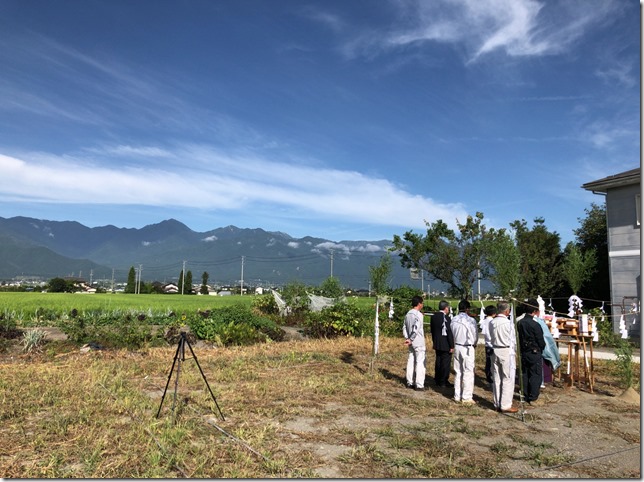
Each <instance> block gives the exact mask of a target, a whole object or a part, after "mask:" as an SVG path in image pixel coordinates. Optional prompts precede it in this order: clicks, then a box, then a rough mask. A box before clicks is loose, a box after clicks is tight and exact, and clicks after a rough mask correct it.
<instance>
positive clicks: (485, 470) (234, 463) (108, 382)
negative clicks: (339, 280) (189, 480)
mask: <svg viewBox="0 0 644 482" xmlns="http://www.w3.org/2000/svg"><path fill="white" fill-rule="evenodd" d="M57 343H58V342H57ZM193 348H194V349H195V353H196V355H197V357H198V361H199V365H200V366H201V368H202V369H203V370H204V372H205V375H206V378H207V380H208V383H209V384H210V387H211V388H212V390H213V392H214V394H215V397H216V399H217V402H218V404H219V407H221V410H222V412H223V414H224V417H225V421H222V420H221V418H220V416H219V411H218V410H217V407H216V405H215V404H214V403H213V400H212V398H211V396H210V394H209V392H208V390H207V388H206V385H205V382H204V380H203V378H202V376H201V374H200V372H199V370H198V367H197V364H196V363H195V361H194V360H192V359H190V358H187V359H186V360H185V361H183V362H182V363H181V373H180V377H179V382H178V387H177V390H176V392H175V386H174V381H175V378H174V377H173V378H172V380H171V383H170V386H169V387H168V390H167V393H166V397H165V400H164V402H163V405H162V406H161V408H162V410H161V415H160V417H159V418H158V419H157V418H156V414H157V410H158V409H159V406H160V402H161V395H162V394H163V392H164V387H165V385H166V382H167V379H168V373H169V370H170V367H171V366H172V362H173V358H174V355H175V350H176V347H168V348H154V349H145V350H139V351H137V352H126V351H118V352H108V351H94V352H89V353H85V354H81V353H79V352H78V349H77V348H75V347H72V346H71V345H67V344H65V343H64V342H60V343H58V344H56V345H55V344H53V343H52V344H50V346H49V347H45V349H44V350H41V353H37V354H22V355H17V356H13V357H12V358H11V357H9V356H5V357H4V358H2V359H1V360H0V363H2V365H1V367H2V375H1V377H0V407H1V408H0V410H1V412H0V421H1V424H0V427H1V428H0V475H1V476H2V477H6V478H67V477H73V478H97V477H100V478H152V477H162V478H171V477H195V478H220V477H224V478H269V477H280V478H282V477H306V478H308V477H334V478H335V477H354V478H394V477H395V478H404V477H411V478H417V477H439V478H490V477H515V476H522V477H523V476H536V477H542V476H544V475H543V474H544V472H539V471H542V470H543V469H544V468H545V469H548V468H549V467H555V466H557V467H558V466H563V468H562V467H559V468H557V469H552V471H551V472H552V473H553V474H554V475H555V476H564V477H565V476H573V477H595V476H597V477H635V476H637V477H639V469H638V468H637V467H636V468H631V467H630V466H626V467H624V466H623V464H621V463H620V461H619V460H618V459H620V458H621V457H622V456H623V453H624V452H623V453H622V455H619V454H618V455H617V456H615V457H613V458H608V459H607V458H605V457H604V458H602V459H601V460H599V459H598V460H599V461H598V462H594V463H588V462H585V463H583V464H575V462H578V461H582V460H584V459H585V458H587V457H589V456H593V454H596V455H601V454H603V455H605V454H607V453H609V452H610V449H609V447H612V450H613V451H614V452H618V451H620V450H624V451H628V450H630V449H632V448H636V449H637V448H638V447H639V406H638V407H632V408H631V407H630V406H624V405H622V404H621V403H620V402H619V401H618V400H616V399H615V395H616V394H618V393H619V392H620V389H619V388H618V387H617V385H616V383H617V381H616V379H615V378H613V377H612V376H611V374H610V369H609V367H608V365H607V364H605V363H601V362H597V363H596V367H597V371H596V379H597V386H596V393H595V394H589V393H586V392H584V391H582V390H577V389H575V388H573V389H569V390H566V389H565V388H563V387H560V388H553V387H549V388H548V389H547V390H546V391H545V392H544V397H545V396H548V397H549V400H550V408H547V407H548V405H546V407H544V409H540V410H539V409H538V411H535V412H534V413H530V412H529V413H528V414H526V416H525V422H522V421H521V419H520V418H519V417H510V416H504V415H500V414H497V413H495V412H493V411H492V410H491V392H489V391H487V390H486V389H484V388H483V386H482V385H477V387H476V388H475V399H476V400H477V401H478V402H479V404H478V406H475V407H465V406H461V405H457V404H455V403H454V402H453V401H452V400H451V393H448V392H438V391H435V390H434V389H432V388H430V389H429V390H428V391H427V392H414V391H411V390H408V389H406V388H405V387H404V378H403V377H404V371H403V370H404V366H405V360H406V351H405V350H404V347H402V344H401V343H400V340H398V339H393V340H392V339H383V340H381V348H380V349H381V353H380V355H379V356H378V359H377V361H376V363H375V369H374V370H373V371H370V370H369V362H370V358H371V356H370V355H371V341H370V340H369V339H354V338H343V339H338V340H329V341H324V340H317V341H298V342H285V343H274V344H267V345H255V346H251V347H243V348H226V349H216V348H210V347H205V346H198V347H193ZM481 351H482V350H481ZM188 354H189V353H187V355H188ZM482 363H484V361H483V360H482V358H480V359H479V363H478V366H477V375H478V376H480V375H482ZM427 365H428V374H430V375H431V373H432V371H433V370H432V367H433V353H432V352H431V351H429V352H428V362H427ZM637 368H639V367H637ZM175 393H176V395H177V398H176V404H175V405H174V411H173V410H172V406H173V404H174V395H175ZM580 407H587V410H586V409H584V410H580ZM551 409H552V410H551ZM575 410H576V411H575ZM558 411H563V412H566V411H570V413H569V414H568V415H569V416H565V417H563V418H561V417H559V418H556V417H554V415H552V414H551V412H558ZM624 417H627V422H628V423H624V424H620V423H619V422H620V421H621V420H623V419H624ZM635 424H636V425H635ZM567 425H570V426H567ZM593 431H595V432H596V433H597V437H596V440H595V442H596V447H593V448H592V450H588V449H587V448H584V450H581V449H580V448H579V447H578V446H577V445H576V443H575V441H578V440H579V437H581V438H582V440H583V439H584V438H587V437H589V435H588V434H590V433H593ZM638 457H639V456H638ZM635 472H637V473H635ZM548 473H550V472H548Z"/></svg>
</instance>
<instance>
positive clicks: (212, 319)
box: [185, 305, 283, 346]
mask: <svg viewBox="0 0 644 482" xmlns="http://www.w3.org/2000/svg"><path fill="white" fill-rule="evenodd" d="M185 323H186V324H187V325H188V326H189V327H190V329H191V331H192V332H193V333H194V334H195V335H196V336H197V338H200V339H202V340H208V341H212V342H215V343H217V344H219V345H222V346H229V345H250V344H253V343H257V342H265V341H269V340H273V341H279V340H281V339H282V338H283V332H282V330H281V329H280V327H279V326H278V325H277V324H276V323H275V322H274V321H272V320H270V319H269V318H267V317H263V316H260V315H257V314H256V313H254V312H253V310H252V309H251V308H250V307H248V306H246V305H231V306H226V307H223V308H219V309H215V310H211V311H200V312H197V313H196V314H193V315H190V316H188V317H186V320H185Z"/></svg>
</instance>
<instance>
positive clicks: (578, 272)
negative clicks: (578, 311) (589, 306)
mask: <svg viewBox="0 0 644 482" xmlns="http://www.w3.org/2000/svg"><path fill="white" fill-rule="evenodd" d="M596 262H597V258H596V256H595V250H594V249H589V250H588V251H586V252H584V253H582V252H581V248H579V246H577V245H576V244H575V243H572V242H571V243H568V245H567V246H566V249H565V251H564V260H563V264H562V266H561V268H562V273H563V276H564V278H565V279H566V281H568V284H569V285H570V288H571V289H572V294H574V295H577V294H579V290H580V289H581V287H582V286H583V285H584V283H586V282H587V281H588V280H589V279H590V277H591V276H592V274H593V272H594V271H595V265H596Z"/></svg>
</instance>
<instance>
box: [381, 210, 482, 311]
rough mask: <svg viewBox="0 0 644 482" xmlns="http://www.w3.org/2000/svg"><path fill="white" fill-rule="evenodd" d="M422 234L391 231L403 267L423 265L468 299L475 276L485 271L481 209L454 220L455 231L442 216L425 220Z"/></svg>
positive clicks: (434, 276) (422, 267)
mask: <svg viewBox="0 0 644 482" xmlns="http://www.w3.org/2000/svg"><path fill="white" fill-rule="evenodd" d="M425 224H426V225H427V233H426V234H425V236H422V235H419V234H414V233H412V232H411V231H407V232H406V233H405V234H404V235H403V238H402V239H401V238H400V236H398V235H394V239H393V248H392V249H393V250H397V251H398V252H399V256H400V263H401V265H402V266H403V267H405V268H416V269H419V270H421V269H423V270H425V271H426V272H427V273H429V274H430V275H431V276H432V277H433V278H435V279H437V280H440V281H443V282H444V283H447V284H448V285H449V286H450V287H451V289H452V290H453V291H455V292H456V293H458V294H459V297H460V298H463V299H469V297H470V294H471V291H472V286H474V283H475V281H476V279H477V276H478V271H479V269H480V270H481V273H482V276H486V275H487V269H486V267H485V266H484V265H482V264H481V262H482V260H483V257H484V256H483V255H484V249H485V239H486V236H487V230H486V227H485V225H484V224H483V213H480V212H477V213H476V215H475V216H474V217H472V216H467V220H466V221H465V224H461V223H459V222H458V220H457V221H456V225H457V228H458V229H457V232H454V231H453V230H452V229H450V228H448V226H447V224H445V223H444V222H443V221H442V220H440V219H439V220H438V221H436V222H434V223H432V224H429V223H428V222H427V221H425Z"/></svg>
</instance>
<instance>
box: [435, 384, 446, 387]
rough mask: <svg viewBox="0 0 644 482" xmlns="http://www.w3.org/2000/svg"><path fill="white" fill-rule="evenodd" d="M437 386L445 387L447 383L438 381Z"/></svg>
mask: <svg viewBox="0 0 644 482" xmlns="http://www.w3.org/2000/svg"><path fill="white" fill-rule="evenodd" d="M436 386H437V387H438V388H445V384H444V383H437V384H436Z"/></svg>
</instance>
